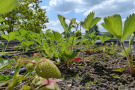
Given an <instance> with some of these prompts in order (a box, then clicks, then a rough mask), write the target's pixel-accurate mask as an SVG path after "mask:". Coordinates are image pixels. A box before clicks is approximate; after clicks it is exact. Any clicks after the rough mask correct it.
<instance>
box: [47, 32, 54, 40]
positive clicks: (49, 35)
mask: <svg viewBox="0 0 135 90" xmlns="http://www.w3.org/2000/svg"><path fill="white" fill-rule="evenodd" d="M46 36H47V37H49V38H53V39H54V38H55V37H54V35H53V33H52V32H46Z"/></svg>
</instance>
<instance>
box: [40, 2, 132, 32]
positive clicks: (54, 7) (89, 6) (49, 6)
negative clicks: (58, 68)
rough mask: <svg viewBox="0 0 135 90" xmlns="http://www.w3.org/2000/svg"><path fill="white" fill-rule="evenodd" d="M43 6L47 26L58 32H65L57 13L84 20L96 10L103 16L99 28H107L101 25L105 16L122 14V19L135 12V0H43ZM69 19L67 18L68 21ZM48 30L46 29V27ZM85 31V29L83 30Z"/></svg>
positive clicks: (102, 29)
mask: <svg viewBox="0 0 135 90" xmlns="http://www.w3.org/2000/svg"><path fill="white" fill-rule="evenodd" d="M42 1H43V2H42V3H41V4H40V7H41V8H44V9H46V10H47V13H46V16H47V18H49V23H47V24H46V25H47V28H48V29H51V30H55V31H58V32H60V33H61V32H63V31H64V30H63V28H62V26H61V25H60V22H59V20H58V17H57V14H60V15H63V16H65V17H66V18H70V19H71V18H76V19H77V21H78V22H79V21H81V20H84V19H85V17H86V16H87V15H88V14H89V13H90V12H92V11H93V12H95V16H96V17H101V18H102V19H101V21H100V22H99V23H98V24H97V25H98V26H99V30H100V31H102V32H105V31H106V30H105V29H104V28H103V27H102V26H101V23H102V22H103V18H104V17H107V16H111V15H113V14H120V15H121V17H122V21H123V22H124V20H125V19H126V17H127V16H129V15H130V14H132V13H135V0H42ZM68 22H69V21H68V20H67V23H68ZM44 30H46V29H44ZM82 32H84V30H83V31H82Z"/></svg>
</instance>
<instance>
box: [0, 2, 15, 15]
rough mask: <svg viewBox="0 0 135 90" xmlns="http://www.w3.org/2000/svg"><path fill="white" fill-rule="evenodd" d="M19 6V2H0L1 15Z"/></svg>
mask: <svg viewBox="0 0 135 90" xmlns="http://www.w3.org/2000/svg"><path fill="white" fill-rule="evenodd" d="M16 6H17V0H0V14H4V13H7V12H9V11H11V10H13V9H14V8H15V7H16Z"/></svg>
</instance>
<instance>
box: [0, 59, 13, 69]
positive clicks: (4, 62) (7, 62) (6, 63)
mask: <svg viewBox="0 0 135 90" xmlns="http://www.w3.org/2000/svg"><path fill="white" fill-rule="evenodd" d="M13 63H14V61H13V60H10V59H8V60H4V59H2V58H0V71H1V70H3V69H5V68H7V67H11V65H12V64H13Z"/></svg>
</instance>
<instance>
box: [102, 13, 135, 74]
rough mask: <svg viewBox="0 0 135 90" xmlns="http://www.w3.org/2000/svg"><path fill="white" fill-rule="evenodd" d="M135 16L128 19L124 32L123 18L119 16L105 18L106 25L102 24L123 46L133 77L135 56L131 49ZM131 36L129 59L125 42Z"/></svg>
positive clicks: (134, 29)
mask: <svg viewBox="0 0 135 90" xmlns="http://www.w3.org/2000/svg"><path fill="white" fill-rule="evenodd" d="M134 25H135V14H134V13H133V14H132V15H130V16H129V17H127V19H126V20H125V23H124V28H123V30H122V20H121V16H120V15H118V14H115V15H113V16H110V17H107V18H104V23H102V26H103V27H104V28H105V29H107V30H108V31H109V32H110V33H112V34H113V35H114V36H116V37H117V38H118V39H119V40H120V42H121V45H122V48H123V50H124V53H123V55H126V57H127V60H128V64H129V66H130V72H131V75H133V74H134V71H132V70H133V66H134V65H133V54H132V49H131V44H132V43H133V40H134V36H133V35H131V34H132V33H133V32H134V31H135V26H134ZM129 35H131V38H130V41H129V51H131V58H130V57H129V54H128V52H129V51H127V50H128V49H127V50H126V49H125V47H124V40H125V39H126V38H127V37H128V36H129Z"/></svg>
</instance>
